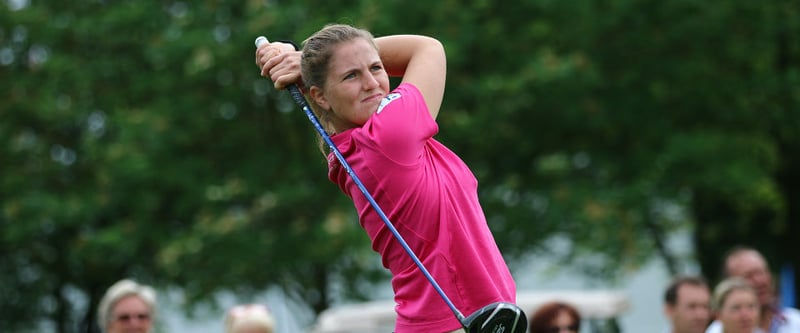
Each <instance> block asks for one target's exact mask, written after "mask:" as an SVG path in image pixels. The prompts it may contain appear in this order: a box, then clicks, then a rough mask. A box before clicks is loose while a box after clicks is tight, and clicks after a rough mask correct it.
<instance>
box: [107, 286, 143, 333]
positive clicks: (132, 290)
mask: <svg viewBox="0 0 800 333" xmlns="http://www.w3.org/2000/svg"><path fill="white" fill-rule="evenodd" d="M155 307H156V293H155V291H154V290H153V288H150V287H148V286H145V285H140V284H138V283H136V282H134V281H132V280H127V279H126V280H122V281H119V282H117V283H115V284H114V285H112V286H111V287H110V288H108V291H106V294H105V295H104V296H103V298H102V299H101V300H100V305H99V306H98V309H97V321H98V324H99V325H100V329H101V330H102V331H104V332H106V333H149V332H151V330H152V329H153V320H154V316H155Z"/></svg>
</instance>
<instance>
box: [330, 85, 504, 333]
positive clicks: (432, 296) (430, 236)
mask: <svg viewBox="0 0 800 333" xmlns="http://www.w3.org/2000/svg"><path fill="white" fill-rule="evenodd" d="M438 130H439V128H438V126H437V124H436V122H435V121H434V120H433V118H432V117H431V115H430V113H429V112H428V108H427V106H426V105H425V101H424V100H423V97H422V95H421V94H420V92H419V90H418V89H417V88H416V87H414V86H413V85H410V84H401V85H400V86H399V87H397V89H395V90H394V91H392V93H391V94H389V95H388V96H387V97H386V98H385V99H384V100H383V102H382V103H381V106H380V107H379V108H378V111H377V112H376V113H375V114H374V115H373V116H372V117H371V118H370V119H369V120H368V121H367V122H366V123H365V124H364V125H363V126H362V127H360V128H354V129H350V130H348V131H345V132H343V133H339V134H337V135H334V136H333V137H332V140H333V141H334V143H335V144H336V146H337V147H338V148H339V150H340V151H341V152H342V154H343V155H344V157H345V159H346V160H347V162H348V163H349V164H350V166H351V167H352V168H353V170H354V171H355V173H356V175H357V176H358V177H359V179H361V181H362V182H363V183H364V186H365V187H366V188H367V190H368V191H369V192H370V194H372V196H373V197H374V198H375V201H376V202H377V203H378V205H379V206H380V207H381V209H383V211H384V213H385V214H386V216H388V217H389V220H390V221H391V222H392V223H393V224H394V225H395V227H396V228H397V230H398V231H399V233H400V234H401V235H402V236H403V238H404V239H405V240H406V241H407V242H408V244H409V246H410V248H411V249H412V250H413V251H414V252H415V253H416V254H417V256H418V257H419V258H420V261H422V263H423V264H424V265H425V267H426V268H428V271H429V272H430V273H431V275H432V276H433V277H434V278H435V279H436V281H437V282H438V283H439V285H440V286H441V287H442V289H443V290H444V292H445V294H447V296H448V297H449V298H450V299H451V301H452V302H453V304H455V306H456V308H458V309H459V311H461V312H462V313H463V314H464V315H465V316H469V315H470V314H471V313H473V312H474V311H476V310H478V309H480V308H481V307H483V306H485V305H488V304H490V303H493V302H501V301H502V302H511V303H514V302H515V297H516V296H515V295H516V289H515V285H514V281H513V279H512V277H511V273H510V272H509V270H508V267H507V266H506V264H505V261H504V260H503V257H502V256H501V254H500V250H499V249H498V248H497V245H496V244H495V241H494V238H493V236H492V234H491V232H490V230H489V227H488V226H487V224H486V218H485V217H484V215H483V210H482V209H481V206H480V203H479V202H478V192H477V188H478V182H477V180H476V179H475V176H474V175H473V174H472V172H471V171H470V170H469V168H468V167H467V165H466V164H464V162H463V161H462V160H461V159H460V158H459V157H458V156H456V155H455V154H454V153H453V152H452V151H450V150H449V149H448V148H447V147H445V146H444V145H442V144H441V143H439V142H438V141H436V140H435V139H433V136H434V135H435V134H436V133H437V132H438ZM328 167H329V174H328V176H329V178H330V179H331V181H333V182H334V183H336V184H338V185H339V187H340V188H341V189H342V191H344V193H345V194H347V195H348V196H350V197H351V198H352V199H353V203H354V205H355V207H356V209H357V211H358V215H359V220H360V223H361V226H362V227H363V228H364V230H365V231H366V232H367V234H368V235H369V237H370V239H371V240H372V248H373V249H374V250H375V251H376V252H378V253H380V255H381V258H382V261H383V265H384V266H385V267H386V268H388V269H389V270H390V271H391V273H392V288H393V289H394V293H395V302H396V311H397V324H396V327H395V332H397V333H406V332H446V331H452V330H455V329H458V328H459V327H461V325H460V323H459V322H458V320H456V318H455V316H454V315H453V313H452V311H451V310H450V308H449V307H447V304H446V303H445V302H444V300H442V298H441V296H439V294H438V293H437V292H436V290H435V289H434V288H433V287H432V286H431V285H430V283H429V282H428V281H427V279H426V278H425V276H424V275H423V274H422V272H421V271H420V270H419V269H418V268H417V266H416V265H415V264H414V262H413V261H412V260H411V258H410V257H409V256H408V254H407V253H406V252H405V250H404V249H403V248H402V246H401V245H400V244H399V243H398V241H397V240H396V239H395V238H394V236H393V235H392V233H391V231H390V230H389V228H387V227H386V225H385V224H384V222H383V221H382V220H381V218H380V217H379V216H378V214H377V213H375V210H374V209H373V208H372V206H370V204H369V201H367V199H366V198H364V195H363V194H362V193H361V191H360V190H359V189H358V187H357V186H356V184H355V183H354V182H353V181H352V179H351V178H350V176H349V175H348V174H347V172H346V171H345V169H344V168H343V167H342V166H341V164H340V163H339V161H338V160H337V159H336V158H335V157H334V156H333V155H332V154H331V155H330V156H329V157H328Z"/></svg>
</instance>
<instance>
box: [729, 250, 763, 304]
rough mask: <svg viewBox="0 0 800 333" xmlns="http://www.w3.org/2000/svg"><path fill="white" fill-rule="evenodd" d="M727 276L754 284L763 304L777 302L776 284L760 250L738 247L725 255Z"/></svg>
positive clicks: (759, 300) (759, 299)
mask: <svg viewBox="0 0 800 333" xmlns="http://www.w3.org/2000/svg"><path fill="white" fill-rule="evenodd" d="M724 270H725V276H726V277H741V278H743V279H745V280H747V282H749V283H750V285H752V286H753V288H754V289H755V291H756V293H757V294H758V302H759V304H761V305H762V306H769V305H773V304H774V303H775V286H774V282H773V281H772V273H771V272H770V270H769V265H767V261H766V260H765V259H764V256H762V255H761V253H759V252H758V251H756V250H755V249H753V248H749V247H736V248H734V249H732V250H731V251H729V252H728V255H727V256H725V267H724Z"/></svg>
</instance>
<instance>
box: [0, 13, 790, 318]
mask: <svg viewBox="0 0 800 333" xmlns="http://www.w3.org/2000/svg"><path fill="white" fill-rule="evenodd" d="M330 22H342V23H350V24H353V25H356V26H360V27H365V28H368V29H369V30H371V31H372V32H373V33H374V34H375V35H376V36H381V35H386V34H394V33H418V34H427V35H432V36H435V37H437V38H438V39H440V40H441V41H442V42H443V43H444V44H445V47H446V49H447V52H448V87H447V92H446V95H445V101H444V105H443V112H442V113H441V115H440V117H439V124H440V127H441V133H440V135H439V139H440V140H441V141H443V142H445V143H446V144H448V145H449V146H451V147H452V148H453V150H455V151H456V152H457V153H458V154H459V155H461V156H462V157H463V158H464V159H465V160H466V161H467V163H468V164H469V165H470V166H471V167H472V169H473V171H474V172H475V174H476V176H477V177H478V179H479V180H480V184H481V187H480V191H481V192H480V195H481V200H482V202H483V204H484V210H485V211H486V215H487V217H488V219H489V222H490V226H491V228H492V229H493V231H494V232H495V236H496V239H497V240H498V243H499V245H500V247H501V249H502V250H503V252H504V253H505V254H506V255H507V256H508V258H509V261H510V262H511V263H512V265H513V264H515V263H516V262H517V261H518V260H521V259H522V258H524V257H525V256H526V255H527V254H530V253H539V252H551V253H554V254H556V255H560V256H562V258H563V260H564V262H569V263H573V264H576V265H577V267H580V268H581V269H582V270H583V271H585V272H586V273H587V274H591V275H592V276H596V277H599V278H603V279H613V278H615V277H619V276H620V274H624V273H625V272H627V271H628V270H630V269H633V268H635V267H637V266H638V265H640V264H641V263H643V262H644V261H645V260H647V259H648V258H651V257H652V256H653V255H661V256H662V257H663V258H664V259H666V261H667V264H668V266H669V267H670V269H671V270H672V271H673V272H678V271H680V270H681V269H682V268H681V267H680V265H681V263H682V262H683V261H682V260H683V259H682V258H675V257H674V255H673V254H672V253H670V251H669V248H668V247H667V246H665V244H664V238H665V236H666V235H667V234H668V233H669V232H670V231H672V230H675V229H676V228H680V227H685V226H687V225H689V226H691V227H692V228H693V230H695V242H696V247H697V255H698V259H699V261H700V262H701V264H702V265H703V271H704V273H706V274H708V275H709V276H710V277H712V278H715V277H716V276H717V274H718V272H717V271H716V269H717V262H718V260H719V256H720V255H721V254H722V251H724V250H725V249H726V248H727V247H729V246H730V245H733V244H735V243H750V244H751V245H754V246H757V247H759V248H762V249H764V250H765V253H767V255H768V257H769V259H771V260H772V261H773V262H775V263H788V262H793V263H794V264H795V265H800V257H798V256H797V255H796V254H794V253H793V252H796V251H788V249H791V248H792V244H795V243H796V242H797V241H798V239H797V238H798V235H800V232H798V230H797V228H798V226H797V225H796V223H792V222H793V221H797V220H798V218H800V211H799V209H800V208H798V207H800V178H799V177H798V175H797V172H795V171H794V170H798V169H800V160H798V157H797V156H800V146H799V143H800V112H799V111H798V106H800V90H798V87H800V44H798V43H797V42H796V41H797V40H800V23H798V22H800V4H798V3H796V2H793V1H788V0H773V1H767V2H748V1H738V0H737V1H729V2H725V3H713V2H702V1H690V0H675V1H645V0H617V1H611V2H607V1H606V2H602V1H589V0H579V1H549V0H535V1H522V2H517V3H514V4H513V5H512V4H510V3H503V2H492V1H473V2H471V3H461V2H457V1H452V0H444V1H436V2H411V3H409V2H407V1H395V0H391V1H380V2H375V1H317V0H310V1H304V2H287V1H255V0H249V1H224V0H223V1H220V0H217V1H194V2H185V1H167V2H160V3H157V2H153V3H150V2H141V1H72V2H69V3H66V2H59V1H32V2H27V1H6V2H4V3H3V4H2V5H0V78H2V80H0V94H1V95H0V98H2V101H3V102H2V103H0V142H2V143H3V145H2V146H0V168H2V170H3V177H2V178H1V181H0V205H2V214H0V228H1V229H2V236H1V238H0V273H2V274H0V293H2V295H4V296H3V297H2V298H0V313H3V316H2V320H0V330H2V331H11V332H17V331H20V332H22V331H25V330H26V329H31V328H33V327H36V325H37V323H40V322H41V321H42V320H48V321H50V322H52V323H53V326H55V327H56V330H57V331H58V332H77V331H91V330H94V329H95V328H94V327H93V325H94V324H93V323H94V320H95V319H94V312H93V311H91V310H92V309H94V307H95V306H96V304H97V302H98V300H99V297H100V296H101V295H102V292H103V291H104V289H105V288H106V287H107V286H109V285H110V284H112V283H113V282H114V281H116V280H118V279H120V278H122V277H126V276H133V277H135V278H137V279H139V280H142V281H143V282H146V283H152V284H155V285H157V286H160V287H179V288H181V289H182V290H183V291H185V292H186V294H187V296H188V300H189V301H188V303H187V306H191V305H192V304H198V303H202V302H206V301H209V300H211V299H212V298H211V296H212V295H214V294H215V293H217V292H219V291H233V292H238V293H241V294H249V293H253V292H257V291H260V290H264V289H266V288H268V287H272V286H277V287H280V288H283V289H284V290H285V291H286V292H287V294H289V295H292V296H294V297H296V298H297V299H299V300H302V301H304V302H306V303H307V304H309V306H310V307H311V308H312V309H314V310H315V311H317V312H318V311H321V310H323V309H325V308H326V307H328V306H329V305H330V304H331V302H334V301H336V299H337V297H346V298H365V297H369V295H367V294H364V290H366V289H365V288H363V287H364V286H365V285H368V284H369V283H371V282H375V281H380V280H381V279H384V278H385V276H386V275H385V273H384V272H383V271H382V270H381V269H380V268H379V267H376V266H377V264H376V263H377V260H376V257H375V256H376V255H375V254H374V253H372V252H371V251H370V250H369V245H368V240H367V239H366V237H365V236H364V235H363V232H362V231H361V230H360V228H359V227H358V224H357V222H356V221H355V214H354V212H353V209H352V205H351V204H350V203H349V202H348V200H347V199H346V198H345V197H344V196H343V195H342V194H341V193H340V192H339V191H338V190H337V189H336V187H335V186H334V185H332V184H331V183H330V182H329V181H328V180H327V178H326V175H325V170H326V168H325V164H324V163H325V161H324V158H323V157H322V156H321V155H320V153H319V152H318V151H317V150H316V148H315V146H316V145H315V143H314V140H315V139H314V136H313V134H312V131H311V129H310V128H309V124H308V122H307V119H305V117H304V116H303V115H301V114H298V112H297V111H296V108H295V107H294V105H293V104H292V102H291V101H290V99H289V98H288V96H286V94H285V93H284V92H281V91H276V90H275V89H273V87H272V86H271V84H270V82H268V80H265V79H263V78H261V77H259V76H258V70H257V69H256V67H255V66H254V65H253V62H252V61H253V51H254V48H253V45H252V43H253V39H254V37H255V36H258V35H261V34H264V35H267V36H268V37H270V38H271V39H293V40H295V41H298V42H299V41H302V40H303V39H304V38H305V37H307V36H308V35H309V34H310V33H312V32H313V31H316V30H317V29H319V28H320V27H321V26H322V25H324V24H326V23H330ZM338 286H342V287H343V288H340V289H343V290H344V294H342V295H339V294H337V293H336V292H333V291H332V290H333V289H335V288H338ZM75 294H79V295H82V297H85V298H86V299H87V300H88V302H87V304H84V305H82V306H79V305H77V303H76V301H75V297H74V295H75ZM78 303H79V302H78ZM12 319H13V320H12Z"/></svg>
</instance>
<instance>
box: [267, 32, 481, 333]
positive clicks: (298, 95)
mask: <svg viewBox="0 0 800 333" xmlns="http://www.w3.org/2000/svg"><path fill="white" fill-rule="evenodd" d="M268 42H269V41H268V40H267V38H266V37H264V36H259V37H258V38H256V40H255V44H256V48H258V47H259V46H260V45H261V44H263V43H268ZM287 89H288V90H289V93H290V94H291V95H292V98H293V99H294V101H295V103H297V105H298V106H300V108H302V109H303V112H305V113H306V116H308V119H309V120H310V121H311V123H312V124H313V125H314V128H315V129H316V130H317V132H318V133H319V135H320V136H321V137H322V139H323V140H324V141H325V143H327V144H328V147H330V149H331V151H332V152H333V154H334V155H336V158H337V159H338V160H339V162H340V163H341V164H342V166H343V167H344V169H345V170H346V171H347V174H349V175H350V178H351V179H352V180H353V182H354V183H355V184H356V186H358V189H359V190H361V193H362V194H364V197H365V198H366V199H367V201H369V204H370V205H371V206H372V208H374V209H375V212H376V213H377V214H378V216H380V218H381V220H383V223H384V224H385V225H386V227H387V228H389V230H390V231H391V232H392V234H393V235H394V237H395V238H396V239H397V241H398V242H399V243H400V245H401V246H402V247H403V249H405V251H406V253H408V255H409V256H410V257H411V259H412V260H413V261H414V263H415V264H416V265H417V267H419V269H420V271H421V272H422V274H424V275H425V278H427V279H428V281H429V282H430V283H431V285H432V286H433V288H434V289H436V292H438V293H439V295H440V296H441V297H442V299H443V300H444V302H445V303H447V306H448V307H450V310H451V311H453V314H455V316H456V318H457V319H458V321H459V322H460V323H461V325H462V326H464V327H466V325H465V324H464V319H465V318H464V315H463V314H461V312H460V311H458V309H457V308H456V306H455V305H453V302H452V301H450V298H449V297H447V294H445V293H444V290H442V288H441V287H440V286H439V283H437V282H436V279H434V278H433V276H432V275H431V274H430V272H428V269H427V268H425V265H423V264H422V261H420V260H419V258H418V257H417V255H416V254H415V253H414V251H413V250H412V249H411V247H409V246H408V243H407V242H406V241H405V239H404V238H403V236H401V235H400V232H398V231H397V228H395V227H394V224H393V223H392V222H391V221H389V218H388V217H387V216H386V214H384V213H383V209H381V207H380V206H379V205H378V203H377V202H376V201H375V199H374V198H373V197H372V195H371V194H370V193H369V191H368V190H367V188H366V187H365V186H364V184H363V183H361V180H360V179H359V178H358V175H356V173H355V171H353V168H351V167H350V164H349V163H347V160H345V158H344V156H343V155H342V153H341V152H340V151H339V148H337V147H336V144H334V143H333V140H331V137H330V136H329V135H328V133H327V132H325V129H324V128H322V125H321V124H320V122H319V119H317V116H316V115H315V114H314V112H312V111H311V107H310V106H309V105H308V102H307V101H306V99H305V97H303V93H302V92H301V91H300V89H299V88H298V87H297V85H295V84H291V85H289V86H288V87H287Z"/></svg>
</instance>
